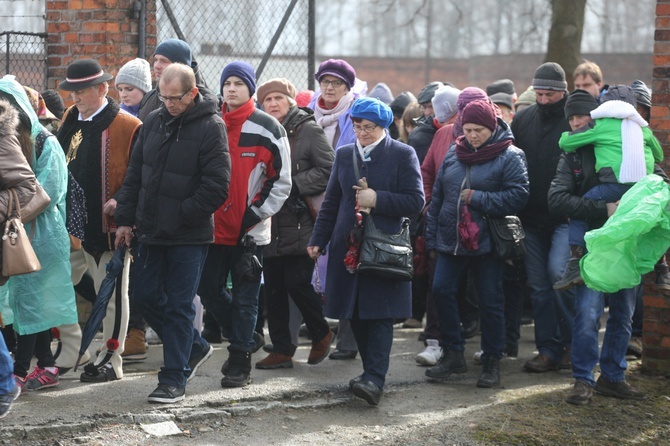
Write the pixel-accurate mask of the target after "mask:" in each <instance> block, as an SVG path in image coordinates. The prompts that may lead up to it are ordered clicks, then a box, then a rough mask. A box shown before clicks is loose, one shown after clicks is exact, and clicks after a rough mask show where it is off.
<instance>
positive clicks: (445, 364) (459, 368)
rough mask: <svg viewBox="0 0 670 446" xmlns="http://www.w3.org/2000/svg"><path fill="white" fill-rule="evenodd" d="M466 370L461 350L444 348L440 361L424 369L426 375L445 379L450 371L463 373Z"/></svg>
mask: <svg viewBox="0 0 670 446" xmlns="http://www.w3.org/2000/svg"><path fill="white" fill-rule="evenodd" d="M467 371H468V366H467V364H466V363H465V356H464V355H463V352H459V351H456V350H445V351H444V356H442V359H441V360H440V362H439V363H438V364H437V365H435V366H433V367H429V368H428V369H427V370H426V376H427V377H428V378H433V379H446V378H449V376H450V375H451V374H452V373H465V372H467Z"/></svg>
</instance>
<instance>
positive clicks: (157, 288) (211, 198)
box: [116, 64, 230, 403]
mask: <svg viewBox="0 0 670 446" xmlns="http://www.w3.org/2000/svg"><path fill="white" fill-rule="evenodd" d="M158 98H159V99H160V100H161V102H162V103H163V106H162V107H161V108H160V109H158V110H157V111H155V112H154V113H152V114H151V115H149V117H148V118H147V120H146V121H145V123H144V126H143V127H142V130H141V131H140V136H139V139H138V141H137V143H136V145H135V147H134V150H133V153H132V156H131V160H130V165H129V166H128V171H127V174H126V178H125V180H124V182H123V186H122V189H121V193H120V198H119V205H118V208H117V211H116V218H117V222H118V224H119V229H118V231H117V238H116V240H117V245H118V244H125V245H129V244H130V239H131V238H132V228H133V226H134V227H135V235H136V236H137V238H138V248H137V253H136V254H135V288H134V293H135V298H136V299H137V302H138V303H140V304H141V305H142V310H143V312H144V317H145V319H146V320H147V322H148V323H149V325H150V326H151V328H153V329H154V331H155V332H156V333H157V334H158V336H159V337H160V338H161V339H162V341H163V360H164V366H163V367H162V369H161V371H160V372H159V373H158V387H157V388H156V390H154V391H153V392H152V393H151V394H150V395H149V402H152V403H174V402H177V401H181V400H183V399H184V394H185V388H186V382H187V380H188V379H189V378H191V377H193V376H194V375H195V371H196V369H197V368H198V366H200V365H201V364H202V363H203V362H204V361H205V360H207V359H208V358H209V356H211V354H212V352H213V349H212V347H211V346H210V345H209V344H208V343H207V341H205V340H204V339H202V338H201V337H200V334H199V333H198V332H197V330H195V329H194V328H193V318H194V316H195V307H194V305H193V298H194V296H195V294H196V291H197V289H198V284H199V280H200V275H201V272H202V267H203V265H204V263H205V258H206V256H207V248H208V246H209V244H210V243H211V242H212V240H213V239H214V223H213V219H212V214H213V213H214V211H215V210H216V209H218V208H219V206H221V205H222V204H223V203H224V201H225V200H226V198H227V196H228V184H229V181H230V157H229V155H228V139H227V134H226V126H225V124H224V123H223V120H222V119H221V118H220V117H219V116H218V115H217V113H216V112H217V104H216V101H215V100H213V99H212V98H211V97H209V96H203V95H201V94H200V93H199V92H198V88H197V87H196V84H195V75H194V73H193V70H192V69H191V68H190V67H188V66H186V65H182V64H172V65H170V66H168V67H167V68H165V70H164V71H163V73H162V75H161V79H160V82H159V89H158Z"/></svg>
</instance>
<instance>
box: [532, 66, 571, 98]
mask: <svg viewBox="0 0 670 446" xmlns="http://www.w3.org/2000/svg"><path fill="white" fill-rule="evenodd" d="M533 89H535V90H554V91H565V90H567V89H568V83H567V82H566V81H565V71H564V70H563V67H561V66H560V65H559V64H557V63H556V62H546V63H543V64H542V65H540V66H539V67H537V69H536V70H535V75H534V76H533Z"/></svg>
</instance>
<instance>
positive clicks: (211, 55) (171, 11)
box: [156, 0, 315, 91]
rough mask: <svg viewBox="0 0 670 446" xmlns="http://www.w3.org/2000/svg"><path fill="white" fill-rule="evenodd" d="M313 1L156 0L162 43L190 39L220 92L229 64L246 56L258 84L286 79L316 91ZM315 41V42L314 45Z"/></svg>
mask: <svg viewBox="0 0 670 446" xmlns="http://www.w3.org/2000/svg"><path fill="white" fill-rule="evenodd" d="M314 1H315V0H274V1H272V2H270V1H267V0H226V1H221V0H157V1H156V32H157V37H158V42H159V43H160V42H161V41H163V40H165V39H169V38H172V37H175V38H180V39H182V40H185V41H186V42H188V44H189V45H190V46H191V48H192V50H193V54H194V56H195V59H196V60H197V61H198V65H199V67H200V73H201V74H202V76H203V77H204V79H205V81H206V83H207V86H208V87H209V88H210V89H212V90H213V91H218V90H219V78H220V76H221V71H222V70H223V68H224V67H225V66H226V64H228V63H230V62H232V61H235V60H242V61H245V62H248V63H250V64H251V65H252V66H253V67H254V68H255V69H256V73H257V77H258V84H259V85H260V84H261V83H263V82H265V81H267V80H269V79H272V78H275V77H285V78H287V79H289V80H291V82H293V83H294V84H295V86H296V88H297V89H298V91H300V90H302V89H305V88H310V87H311V88H312V89H313V86H314V85H313V82H311V79H312V75H313V74H314V44H313V42H314V38H313V31H312V30H313V29H314V28H313V23H314ZM310 42H311V43H310Z"/></svg>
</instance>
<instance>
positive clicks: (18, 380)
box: [14, 375, 27, 393]
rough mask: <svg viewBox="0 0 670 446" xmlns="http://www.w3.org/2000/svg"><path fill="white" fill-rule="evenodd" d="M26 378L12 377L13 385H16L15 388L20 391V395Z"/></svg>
mask: <svg viewBox="0 0 670 446" xmlns="http://www.w3.org/2000/svg"><path fill="white" fill-rule="evenodd" d="M26 378H27V376H26V377H23V378H22V377H20V376H19V375H14V383H16V385H17V386H19V388H20V389H21V393H23V388H24V387H25V385H26Z"/></svg>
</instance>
